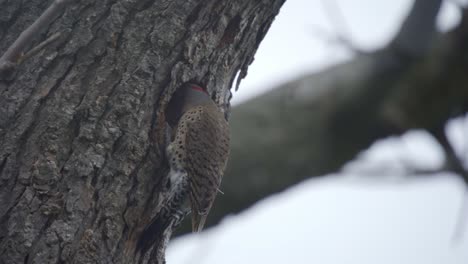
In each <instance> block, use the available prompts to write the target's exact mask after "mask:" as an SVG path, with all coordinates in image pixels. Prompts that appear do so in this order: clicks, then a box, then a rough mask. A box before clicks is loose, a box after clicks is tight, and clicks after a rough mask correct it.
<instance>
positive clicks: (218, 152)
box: [137, 83, 230, 252]
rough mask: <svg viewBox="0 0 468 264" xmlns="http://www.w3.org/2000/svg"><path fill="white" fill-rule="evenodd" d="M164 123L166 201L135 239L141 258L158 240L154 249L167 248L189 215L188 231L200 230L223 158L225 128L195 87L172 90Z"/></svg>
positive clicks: (204, 92) (217, 111) (217, 112)
mask: <svg viewBox="0 0 468 264" xmlns="http://www.w3.org/2000/svg"><path fill="white" fill-rule="evenodd" d="M165 117H166V122H167V124H168V125H169V128H170V130H171V132H170V133H168V134H169V135H168V136H167V137H168V138H169V139H168V142H170V143H169V144H168V146H167V147H166V157H167V160H168V163H169V166H170V171H169V174H168V177H167V184H166V188H167V189H168V192H169V195H168V198H167V201H166V202H165V203H164V204H165V205H164V206H163V207H162V208H161V210H160V212H159V213H158V214H157V215H156V217H155V218H154V219H153V220H152V221H151V223H150V224H149V225H148V227H147V228H145V230H144V231H143V233H142V235H141V236H140V240H139V242H138V244H137V248H139V249H140V250H141V251H143V252H144V251H146V250H147V249H149V248H150V247H151V246H153V245H154V244H158V241H157V239H158V237H160V238H159V239H162V241H160V242H159V243H167V241H168V239H169V238H168V236H169V237H170V235H171V232H172V230H173V229H174V228H176V227H177V226H178V225H179V224H180V222H182V220H183V219H184V217H185V216H186V215H187V214H189V213H190V212H191V215H192V231H193V232H200V231H201V230H202V229H203V227H204V225H205V222H206V219H207V216H208V213H209V212H210V209H211V207H212V205H213V202H214V200H215V198H216V195H217V193H218V192H220V191H219V187H220V184H221V180H222V177H223V174H224V171H225V169H226V165H227V161H228V157H229V141H230V135H229V124H228V122H227V120H226V118H225V115H224V113H223V112H222V111H221V109H220V107H218V106H217V105H216V104H215V102H214V101H213V100H212V99H211V97H210V95H209V94H208V92H207V90H206V89H204V88H202V87H201V86H200V85H198V84H193V83H186V84H184V85H182V86H181V87H180V88H179V89H177V91H176V92H175V93H174V95H173V96H172V97H171V100H170V101H169V104H168V106H167V108H166V111H165ZM161 232H163V233H162V234H161ZM161 246H162V247H164V246H165V245H158V247H161Z"/></svg>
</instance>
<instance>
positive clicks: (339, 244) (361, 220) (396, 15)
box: [167, 0, 468, 264]
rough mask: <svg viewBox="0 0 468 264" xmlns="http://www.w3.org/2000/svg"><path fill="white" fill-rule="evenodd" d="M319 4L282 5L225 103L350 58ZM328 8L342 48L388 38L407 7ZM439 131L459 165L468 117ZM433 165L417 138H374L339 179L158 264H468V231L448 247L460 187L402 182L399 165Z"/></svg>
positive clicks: (181, 248) (254, 211) (345, 3)
mask: <svg viewBox="0 0 468 264" xmlns="http://www.w3.org/2000/svg"><path fill="white" fill-rule="evenodd" d="M325 1H331V0H287V1H286V3H285V5H284V7H283V8H282V10H281V12H280V14H279V16H278V17H277V18H276V20H275V22H274V24H273V26H272V28H271V30H270V31H269V33H268V34H267V36H266V38H265V40H264V41H263V42H262V44H261V45H260V48H259V51H258V52H257V55H256V58H255V61H254V63H253V64H252V65H251V66H250V68H249V75H248V76H247V78H246V79H245V80H243V82H242V83H241V87H240V90H239V92H237V93H235V94H234V104H235V103H239V102H240V101H242V100H245V99H246V98H249V97H252V96H254V95H256V94H259V93H261V92H262V91H264V90H265V89H267V88H270V87H272V86H275V84H278V83H281V82H284V81H287V80H289V79H291V78H294V77H296V76H298V75H301V74H304V73H309V72H311V71H318V70H321V69H324V68H326V67H327V66H329V65H331V64H334V63H338V62H341V61H343V60H346V59H349V58H351V55H350V54H349V52H347V51H346V49H345V48H343V47H339V46H338V45H334V44H332V43H331V42H330V41H328V40H327V38H328V39H329V37H330V36H333V34H334V33H336V28H335V27H334V26H333V25H332V23H330V19H329V17H328V16H327V13H326V12H324V9H323V5H322V2H325ZM336 2H337V3H338V5H339V6H340V9H341V12H342V14H343V17H344V18H345V20H346V25H347V28H346V30H347V31H348V33H347V34H348V37H349V38H350V40H351V42H352V43H353V44H354V45H355V46H357V47H359V48H361V49H366V50H373V49H375V48H378V47H381V46H383V45H385V44H386V43H387V42H388V41H389V40H390V39H391V38H392V36H393V35H394V34H395V33H396V30H397V29H398V27H399V25H400V22H401V20H402V18H403V17H404V16H405V14H406V12H408V8H409V7H410V5H411V3H412V1H410V0H393V1H375V0H374V1H373V0H354V1H349V0H341V1H338V0H336ZM458 20H459V13H458V10H457V9H456V8H455V7H454V6H453V4H449V3H446V4H444V7H443V12H442V14H441V15H440V16H439V20H438V26H439V28H440V29H442V30H447V29H448V28H450V27H451V26H453V25H454V24H456V23H457V21H458ZM448 131H449V135H450V137H451V139H452V140H453V141H454V142H456V146H457V148H458V150H459V152H460V154H464V155H463V156H464V157H465V158H467V156H468V155H467V154H468V153H466V152H465V150H467V149H468V140H467V137H466V133H467V131H468V119H465V120H463V119H459V120H457V121H454V122H452V123H451V124H450V126H449V128H448ZM463 152H465V153H463ZM442 159H443V156H442V154H441V150H440V148H439V147H438V146H437V144H436V143H435V142H434V140H433V139H432V138H431V137H430V136H429V135H428V134H426V133H424V132H421V131H413V132H410V133H407V134H405V135H404V136H403V137H399V138H389V139H385V140H381V141H378V142H376V143H375V144H374V145H373V146H372V147H371V148H370V149H369V150H368V151H366V152H364V153H362V154H361V155H360V156H359V157H358V159H357V160H356V161H353V162H351V163H349V164H347V165H346V166H345V167H344V169H343V172H340V173H337V174H335V175H331V176H329V177H326V178H322V179H319V180H309V181H307V182H305V183H303V184H300V185H298V186H296V187H293V188H290V189H288V190H287V191H285V192H283V193H281V194H278V195H275V196H273V197H269V198H267V199H265V200H263V201H261V202H260V203H258V204H256V205H254V206H253V207H252V208H251V209H249V210H247V211H245V212H243V213H241V214H240V215H238V216H231V217H228V218H226V219H225V220H223V222H222V223H221V225H219V226H217V227H215V228H212V229H210V230H207V231H206V232H203V233H202V234H200V235H190V236H185V237H182V238H180V239H175V240H174V241H172V242H171V243H170V246H169V248H168V252H167V254H168V255H167V263H168V264H189V263H190V264H214V263H217V264H231V263H232V264H234V263H236V264H238V263H258V264H260V263H269V264H276V263H278V264H279V263H281V264H283V263H297V264H301V263H320V264H348V263H350V264H376V263H379V264H387V263H388V264H420V263H421V264H461V263H468V231H467V232H465V236H464V238H463V239H462V240H461V241H458V242H456V243H453V240H452V235H453V233H454V228H455V223H456V221H457V219H458V218H457V217H458V212H459V211H458V210H459V209H460V208H461V206H462V200H463V197H464V196H463V195H464V191H463V188H462V184H461V182H460V180H459V179H458V178H457V177H455V176H454V175H449V174H440V175H434V176H433V177H432V178H430V179H427V178H426V179H417V178H416V177H415V178H416V179H415V180H411V181H409V182H408V181H402V178H401V177H402V176H403V175H404V174H405V172H406V169H407V168H408V167H411V168H436V167H437V166H438V165H440V164H441V163H442ZM467 161H468V158H467ZM340 176H341V177H340ZM343 176H344V177H343ZM363 176H368V177H366V178H365V179H364V180H363ZM285 177H287V175H285ZM376 178H378V179H380V180H376ZM467 197H468V196H467ZM466 226H467V229H468V223H466Z"/></svg>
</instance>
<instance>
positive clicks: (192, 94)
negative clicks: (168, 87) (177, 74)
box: [166, 83, 211, 127]
mask: <svg viewBox="0 0 468 264" xmlns="http://www.w3.org/2000/svg"><path fill="white" fill-rule="evenodd" d="M210 100H211V98H210V95H209V94H208V92H207V91H206V90H205V89H204V88H202V87H201V86H200V85H197V84H193V83H186V84H184V85H182V86H181V87H180V88H178V89H177V91H176V92H175V93H174V94H173V95H172V98H171V100H170V101H169V104H168V106H167V108H166V121H167V122H168V123H169V125H170V126H171V127H175V126H176V125H177V123H178V122H179V119H180V117H181V116H182V115H183V114H184V113H185V112H186V111H187V110H189V109H190V108H192V107H195V106H197V105H201V104H205V103H207V102H209V101H210Z"/></svg>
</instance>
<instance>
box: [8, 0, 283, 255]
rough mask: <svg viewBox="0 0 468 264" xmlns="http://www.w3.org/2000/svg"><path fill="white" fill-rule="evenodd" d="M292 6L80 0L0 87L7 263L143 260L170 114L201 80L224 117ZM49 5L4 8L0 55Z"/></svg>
mask: <svg viewBox="0 0 468 264" xmlns="http://www.w3.org/2000/svg"><path fill="white" fill-rule="evenodd" d="M283 2H284V0H256V1H251V0H233V1H231V0H224V1H221V0H204V1H202V0H189V1H187V0H173V1H167V0H158V1H154V0H103V1H91V0H81V1H72V2H71V3H70V4H69V6H68V7H67V9H66V10H65V11H64V13H63V15H62V16H60V17H59V18H57V19H56V20H55V21H54V22H53V23H52V24H51V25H50V26H49V27H48V28H47V29H45V30H44V33H43V34H41V35H40V36H39V37H38V38H37V39H36V40H35V41H34V42H32V43H30V45H31V47H33V46H35V45H37V44H38V43H41V41H43V40H45V39H47V38H48V37H50V36H51V35H53V34H56V33H60V34H61V37H60V38H59V39H58V40H56V41H54V42H53V43H51V44H49V46H47V47H46V48H45V49H43V50H41V51H40V53H39V54H37V55H36V56H34V57H32V58H30V59H28V60H27V61H25V62H23V63H22V64H21V65H19V66H18V67H17V69H16V71H15V73H14V75H13V76H12V78H11V79H8V80H3V81H0V146H1V147H0V201H1V202H0V263H135V262H136V261H137V259H135V258H134V247H135V242H136V240H137V238H138V237H139V235H140V233H141V231H142V229H143V228H144V227H145V225H146V224H147V223H148V222H149V220H150V219H151V217H153V216H154V215H155V214H156V213H157V211H158V208H160V207H161V201H162V199H161V198H162V197H163V196H164V193H162V192H161V190H162V186H161V183H162V182H163V181H164V177H165V176H166V172H167V169H168V168H167V164H166V162H165V160H164V155H163V146H162V145H161V144H162V142H163V140H162V138H163V133H162V132H163V131H164V124H165V123H164V119H163V114H162V112H163V110H164V106H165V105H166V103H167V102H168V100H169V99H170V96H171V94H172V93H173V92H174V91H175V89H176V88H177V87H178V86H179V85H180V84H182V83H183V82H186V81H190V80H195V81H198V82H200V83H202V84H204V85H205V86H206V87H207V88H208V90H209V92H210V93H211V94H212V96H213V98H214V100H215V101H216V102H217V103H218V104H219V105H220V106H221V107H223V108H224V109H226V110H227V111H228V108H229V99H230V92H229V88H230V87H231V85H232V83H233V81H234V78H235V76H236V73H238V72H240V73H239V78H243V77H244V76H245V74H246V71H247V66H248V65H249V64H250V63H251V62H252V60H253V55H254V52H255V51H256V49H257V47H258V45H259V43H260V41H261V40H262V39H263V37H264V35H265V33H266V31H267V30H268V28H269V26H270V25H271V23H272V21H273V19H274V17H275V15H276V14H277V13H278V11H279V8H280V7H281V5H282V3H283ZM50 4H51V1H41V0H31V1H7V0H0V10H1V11H0V39H1V41H0V54H3V52H5V51H6V50H7V49H8V47H9V46H10V45H11V43H13V42H14V40H15V39H16V38H17V37H18V35H19V34H20V33H21V32H22V31H23V30H24V29H25V28H26V27H27V26H29V25H30V24H31V23H32V22H34V20H35V19H37V17H39V15H40V14H41V13H42V12H43V11H44V10H45V9H46V8H47V7H48V6H49V5H50ZM31 47H30V48H31ZM159 257H162V256H158V259H159ZM149 261H151V260H149ZM146 262H147V260H144V261H143V263H146Z"/></svg>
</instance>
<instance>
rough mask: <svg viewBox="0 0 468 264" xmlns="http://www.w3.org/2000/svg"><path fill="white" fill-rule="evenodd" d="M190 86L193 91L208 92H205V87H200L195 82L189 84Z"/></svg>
mask: <svg viewBox="0 0 468 264" xmlns="http://www.w3.org/2000/svg"><path fill="white" fill-rule="evenodd" d="M190 88H192V90H195V91H199V92H203V93H206V94H208V92H206V91H205V89H203V88H201V87H200V86H198V85H196V84H191V85H190Z"/></svg>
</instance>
